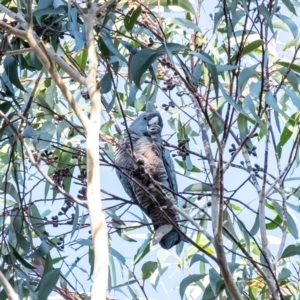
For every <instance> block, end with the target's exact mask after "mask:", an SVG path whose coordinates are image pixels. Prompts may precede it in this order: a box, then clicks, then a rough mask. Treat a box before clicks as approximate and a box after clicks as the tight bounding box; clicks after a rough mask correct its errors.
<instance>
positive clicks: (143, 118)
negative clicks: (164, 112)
mask: <svg viewBox="0 0 300 300" xmlns="http://www.w3.org/2000/svg"><path fill="white" fill-rule="evenodd" d="M153 125H158V126H160V127H161V128H162V127H163V121H162V117H161V115H160V113H159V112H158V111H157V110H155V109H154V107H153V105H152V107H151V108H150V109H149V105H148V103H147V109H146V112H144V113H142V114H141V115H139V116H138V118H136V119H135V121H133V122H132V123H131V125H130V126H129V130H130V131H132V132H134V133H135V134H138V135H144V134H145V133H146V132H147V130H148V128H149V127H151V126H153Z"/></svg>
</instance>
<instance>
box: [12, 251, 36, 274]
mask: <svg viewBox="0 0 300 300" xmlns="http://www.w3.org/2000/svg"><path fill="white" fill-rule="evenodd" d="M9 246H10V247H11V248H12V249H13V251H12V253H13V255H14V257H15V258H16V259H17V260H18V261H19V262H20V263H21V264H22V265H23V266H24V267H25V268H27V269H30V270H34V269H35V267H34V266H33V265H31V264H30V263H29V262H27V261H26V260H25V259H24V258H23V257H22V256H21V255H20V254H19V253H18V252H17V250H15V249H14V248H13V247H12V246H11V245H9Z"/></svg>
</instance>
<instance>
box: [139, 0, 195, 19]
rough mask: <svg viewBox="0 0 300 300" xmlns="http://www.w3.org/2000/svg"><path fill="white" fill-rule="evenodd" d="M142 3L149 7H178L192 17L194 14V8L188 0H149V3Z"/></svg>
mask: <svg viewBox="0 0 300 300" xmlns="http://www.w3.org/2000/svg"><path fill="white" fill-rule="evenodd" d="M143 2H144V3H145V4H146V5H149V6H162V7H169V6H178V7H180V8H182V9H184V10H186V11H188V12H190V13H192V14H193V15H195V14H196V12H195V10H194V7H193V5H192V3H191V2H190V1H189V0H150V1H148V0H147V1H145V0H143Z"/></svg>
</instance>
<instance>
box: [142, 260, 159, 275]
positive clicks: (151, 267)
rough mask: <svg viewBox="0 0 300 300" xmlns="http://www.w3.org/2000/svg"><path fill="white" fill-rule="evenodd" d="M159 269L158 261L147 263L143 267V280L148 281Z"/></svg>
mask: <svg viewBox="0 0 300 300" xmlns="http://www.w3.org/2000/svg"><path fill="white" fill-rule="evenodd" d="M156 269H157V262H156V261H147V262H146V263H144V264H143V266H142V278H143V280H146V279H148V278H149V277H150V276H151V275H152V274H153V273H154V272H155V270H156Z"/></svg>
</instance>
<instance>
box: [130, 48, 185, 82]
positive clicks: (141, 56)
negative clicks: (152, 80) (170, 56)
mask: <svg viewBox="0 0 300 300" xmlns="http://www.w3.org/2000/svg"><path fill="white" fill-rule="evenodd" d="M166 47H167V48H168V50H169V51H171V52H173V51H180V50H182V49H184V46H182V45H179V44H174V43H170V44H167V45H166ZM166 53H167V50H166V48H165V46H164V45H162V46H160V47H158V48H157V49H156V50H153V49H142V50H140V51H139V52H138V53H136V54H135V55H134V56H133V58H132V61H131V64H130V73H131V76H132V79H133V81H134V83H135V85H136V86H137V87H138V88H140V81H141V78H142V76H143V74H144V73H145V72H146V71H147V70H148V69H149V67H150V66H151V65H152V63H154V61H155V60H156V59H157V58H159V57H160V56H162V55H164V54H166Z"/></svg>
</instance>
